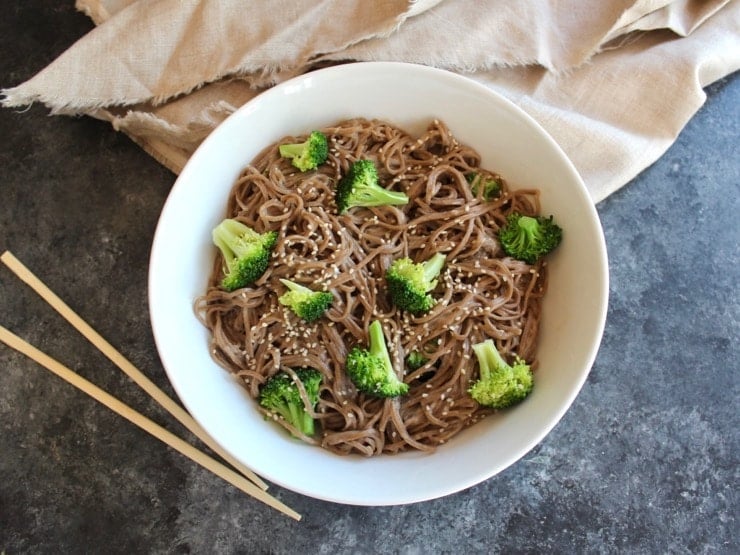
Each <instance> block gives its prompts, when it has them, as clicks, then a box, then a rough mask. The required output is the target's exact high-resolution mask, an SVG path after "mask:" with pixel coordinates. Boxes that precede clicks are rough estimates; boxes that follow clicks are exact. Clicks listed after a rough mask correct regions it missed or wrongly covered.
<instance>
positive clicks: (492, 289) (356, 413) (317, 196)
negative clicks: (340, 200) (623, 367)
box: [196, 119, 546, 456]
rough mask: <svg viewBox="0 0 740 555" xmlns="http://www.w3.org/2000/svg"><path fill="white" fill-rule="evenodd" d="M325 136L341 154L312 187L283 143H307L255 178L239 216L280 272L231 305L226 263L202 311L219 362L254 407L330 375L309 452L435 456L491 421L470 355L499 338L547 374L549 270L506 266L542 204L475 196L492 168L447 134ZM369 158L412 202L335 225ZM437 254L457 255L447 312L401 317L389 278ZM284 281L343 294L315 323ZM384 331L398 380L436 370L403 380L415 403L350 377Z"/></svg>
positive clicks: (335, 132) (354, 124) (511, 193)
mask: <svg viewBox="0 0 740 555" xmlns="http://www.w3.org/2000/svg"><path fill="white" fill-rule="evenodd" d="M322 131H323V132H324V133H326V135H327V137H328V138H329V144H330V153H329V159H328V160H327V162H326V163H325V164H324V165H322V166H320V167H319V168H318V169H317V170H316V171H311V172H306V173H301V172H299V171H298V170H296V169H295V168H294V167H293V166H292V165H291V164H290V161H289V160H286V159H283V158H281V157H280V156H279V154H278V151H277V146H278V145H279V144H281V143H285V142H299V141H301V140H303V137H287V138H285V139H284V140H283V141H280V142H279V143H276V144H275V145H271V146H270V147H268V148H266V149H265V150H264V151H262V153H260V154H259V155H258V156H257V157H256V158H255V160H253V162H252V164H250V165H249V166H248V167H247V168H246V169H244V171H243V172H242V174H241V176H240V177H239V179H238V180H237V181H236V183H235V184H234V186H233V189H232V191H231V194H230V196H229V200H228V206H227V214H226V216H227V217H232V218H236V219H239V220H241V221H243V222H244V223H245V224H247V225H249V226H250V227H252V228H254V229H255V230H256V231H258V232H264V231H266V230H276V231H278V232H279V239H278V242H277V245H276V247H275V249H274V251H273V258H272V262H271V264H270V266H269V268H268V270H267V271H266V272H265V274H264V275H263V276H262V277H261V278H260V279H259V280H258V281H257V282H256V283H255V284H254V285H253V286H251V287H247V288H244V289H239V290H236V291H234V292H231V293H228V292H225V291H223V290H222V289H220V288H219V287H218V284H219V282H220V280H221V277H222V270H221V268H222V260H221V258H220V255H219V256H218V257H217V259H216V261H215V263H214V266H213V269H212V272H211V278H210V285H209V288H208V291H207V292H206V293H205V294H204V295H203V296H202V297H201V298H199V299H198V300H197V301H196V311H197V312H198V315H199V317H200V318H201V320H202V321H203V323H204V324H205V325H206V326H207V327H208V329H209V330H210V331H211V332H212V345H211V347H212V354H213V357H214V359H215V360H216V361H217V362H218V363H219V364H220V365H221V366H223V367H225V368H227V369H228V370H229V371H230V372H232V373H234V374H236V375H237V376H238V377H239V378H240V379H241V383H242V384H243V385H244V387H245V388H246V389H247V390H248V392H249V394H250V395H251V396H252V397H253V398H256V397H257V396H258V394H259V388H260V386H261V385H262V384H263V383H264V382H265V381H266V379H267V378H268V377H269V376H271V375H273V374H275V373H276V372H278V371H279V370H281V369H282V370H286V371H288V372H290V369H291V368H297V367H304V366H310V367H313V368H316V369H317V370H319V371H320V372H321V373H322V374H323V377H324V378H323V384H322V387H321V395H320V400H319V403H318V405H317V408H316V415H315V416H316V418H317V419H318V426H317V430H318V431H317V434H316V436H315V437H302V439H303V440H304V441H307V442H309V443H312V444H316V445H320V446H321V447H324V448H326V449H329V450H330V451H333V452H335V453H339V454H349V453H358V454H362V455H366V456H370V455H378V454H381V453H397V452H400V451H404V450H408V449H419V450H432V449H434V448H435V447H437V446H438V445H440V444H442V443H445V442H446V441H447V440H449V439H450V438H451V437H452V436H454V435H455V434H457V433H458V432H460V431H461V430H462V429H464V428H466V427H467V426H470V425H471V424H473V423H474V422H476V421H478V420H479V419H480V418H481V417H483V416H485V415H486V414H488V413H490V412H491V411H490V410H489V409H485V408H482V407H480V406H479V405H478V404H477V403H476V402H475V401H473V399H471V397H470V396H469V394H468V393H467V389H468V388H469V386H470V384H471V382H472V381H474V380H476V379H477V363H476V359H475V356H474V355H473V352H472V349H471V345H473V344H474V343H477V342H480V341H483V340H484V339H487V338H491V339H493V340H494V341H495V342H496V345H497V347H498V349H499V350H500V351H501V353H502V354H505V353H514V352H515V353H517V354H518V355H519V356H520V357H522V358H523V359H525V360H527V361H528V362H529V363H530V364H532V363H534V360H533V359H534V355H535V343H536V338H537V329H538V325H539V318H540V309H541V300H542V296H543V294H544V291H545V284H546V273H545V267H544V265H543V264H542V263H539V264H538V265H535V266H531V265H529V264H526V263H524V262H520V261H517V260H513V259H511V258H508V257H506V256H505V255H504V254H503V252H502V251H501V249H500V247H499V244H498V240H497V238H496V232H497V230H498V228H499V226H501V225H502V224H503V223H504V221H505V219H506V216H507V214H509V213H510V212H512V211H519V212H521V213H524V214H528V215H535V214H539V199H538V191H536V190H531V189H529V190H522V189H519V190H510V189H509V188H508V186H507V184H506V183H505V181H503V180H501V182H502V185H503V186H502V193H501V194H500V196H499V197H498V198H495V199H493V200H485V199H483V198H482V197H481V196H480V193H479V195H478V196H476V195H474V194H473V193H472V192H471V187H470V185H469V183H468V182H467V181H466V178H465V175H466V174H467V173H469V172H471V171H478V172H481V171H484V170H482V169H481V168H479V164H480V156H479V155H478V153H477V152H476V151H475V150H473V149H472V148H470V147H468V146H465V145H462V144H459V143H458V142H457V141H456V140H455V138H454V137H453V136H452V135H451V134H450V131H449V130H448V129H447V128H446V127H445V125H444V124H443V123H441V122H439V121H434V122H432V123H431V124H430V126H429V127H428V129H427V131H426V132H425V133H424V134H423V135H421V136H420V137H411V136H410V135H408V134H407V133H405V132H404V131H403V130H401V129H399V128H397V127H394V126H393V125H391V124H389V123H386V122H382V121H376V120H373V121H370V120H365V119H355V120H350V121H345V122H341V123H339V124H337V125H336V126H333V127H328V128H325V129H322ZM361 158H365V159H371V160H373V161H375V162H376V165H377V167H378V172H379V175H380V182H381V184H382V185H383V186H386V187H389V188H392V189H394V190H398V191H403V192H405V193H406V194H407V195H408V196H409V198H410V202H409V203H408V204H407V205H404V206H395V207H394V206H382V207H378V208H352V209H350V210H349V211H348V212H347V213H345V214H343V215H337V210H336V204H335V201H334V189H335V184H336V182H337V181H338V180H339V178H340V177H341V176H342V175H343V174H344V173H345V172H346V171H347V169H348V167H349V165H350V163H351V162H353V161H355V160H357V159H361ZM487 173H488V174H490V175H493V176H496V174H494V173H492V172H490V171H489V172H487ZM496 177H499V176H496ZM481 189H482V187H481ZM436 252H442V253H444V254H446V255H447V261H446V264H445V269H444V270H443V271H442V274H441V275H440V278H439V284H438V286H437V288H436V289H435V291H434V296H435V298H437V299H438V302H437V304H436V305H435V306H434V308H433V309H432V310H431V311H430V312H428V313H427V314H424V315H421V316H410V315H408V314H406V313H404V312H402V311H399V310H397V309H396V308H394V306H393V305H392V304H391V303H390V302H389V300H388V298H387V294H386V290H385V283H384V275H385V270H386V268H387V267H388V266H389V265H390V264H391V262H392V261H393V260H394V259H395V258H398V257H403V256H408V257H410V258H411V259H412V260H414V261H417V262H420V261H424V260H427V259H429V258H430V257H431V256H432V255H433V254H434V253H436ZM280 278H286V279H291V280H294V281H297V282H299V283H303V284H305V285H308V286H309V287H312V288H314V289H325V290H327V291H331V292H332V293H333V294H334V297H335V301H334V304H333V305H332V307H331V308H330V309H329V310H328V311H327V312H326V314H325V316H324V317H323V318H321V319H320V320H318V321H316V322H314V323H312V324H306V323H304V322H303V321H301V320H300V319H299V318H298V317H297V316H295V315H294V314H293V313H292V312H291V311H290V310H288V309H287V308H286V307H285V306H282V305H281V304H280V303H279V302H278V300H277V299H278V296H279V295H281V294H282V293H283V292H284V287H283V286H282V285H281V284H280V283H279V281H278V280H279V279H280ZM376 319H379V320H380V321H381V322H382V324H383V328H384V331H385V334H386V340H387V343H388V349H389V352H390V353H391V357H392V360H393V363H394V367H395V368H396V370H397V371H399V370H401V369H403V368H404V357H405V356H406V354H408V353H409V352H411V351H414V350H423V351H424V353H425V356H426V357H428V359H429V362H427V364H425V365H424V366H423V367H421V368H419V369H418V370H416V371H413V372H410V371H404V372H403V380H404V381H405V382H406V383H408V384H409V385H410V391H409V394H408V395H405V396H403V397H399V398H395V399H377V398H373V397H369V396H366V395H364V394H358V392H357V391H356V390H355V387H354V385H353V384H352V382H351V381H350V380H349V378H348V377H347V376H346V374H345V371H344V360H345V357H346V355H347V353H348V352H349V350H350V349H351V348H352V347H353V346H354V345H356V344H361V345H363V346H365V345H366V343H367V335H366V334H367V328H368V326H369V324H370V322H371V321H372V320H376ZM399 374H400V373H399ZM255 406H257V405H256V403H255ZM257 408H258V410H262V409H261V408H259V407H258V406H257ZM280 423H281V424H283V425H284V426H286V427H287V425H286V424H285V423H284V422H282V421H280ZM291 431H293V432H295V430H291Z"/></svg>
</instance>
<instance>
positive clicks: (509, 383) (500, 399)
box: [468, 339, 534, 409]
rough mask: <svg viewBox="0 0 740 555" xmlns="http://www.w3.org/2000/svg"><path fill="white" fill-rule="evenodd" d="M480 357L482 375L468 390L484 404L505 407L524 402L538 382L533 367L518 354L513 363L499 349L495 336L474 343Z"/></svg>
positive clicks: (474, 349) (498, 407) (478, 357)
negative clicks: (511, 364)
mask: <svg viewBox="0 0 740 555" xmlns="http://www.w3.org/2000/svg"><path fill="white" fill-rule="evenodd" d="M473 351H474V352H475V356H476V357H477V359H478V366H479V370H480V379H479V380H478V381H477V382H475V383H474V384H473V385H472V386H471V387H470V389H469V390H468V392H469V393H470V396H471V397H472V398H473V399H475V400H476V401H477V402H478V403H480V404H481V405H483V406H486V407H491V408H495V409H504V408H506V407H510V406H511V405H515V404H516V403H519V402H521V401H522V400H524V398H525V397H526V396H527V395H529V394H530V392H531V391H532V387H533V386H534V380H533V377H532V369H531V368H530V367H529V365H528V364H526V363H525V362H524V361H523V360H522V359H520V358H519V357H516V360H515V361H514V365H513V366H510V365H509V364H507V362H506V361H505V360H504V359H503V357H502V356H501V354H500V353H499V352H498V350H497V349H496V344H495V343H494V342H493V340H491V339H486V340H485V341H483V342H482V343H476V344H475V345H473Z"/></svg>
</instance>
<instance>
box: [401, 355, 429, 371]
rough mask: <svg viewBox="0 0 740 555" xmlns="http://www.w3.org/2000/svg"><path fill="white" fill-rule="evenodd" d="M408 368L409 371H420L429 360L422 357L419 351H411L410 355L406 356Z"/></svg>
mask: <svg viewBox="0 0 740 555" xmlns="http://www.w3.org/2000/svg"><path fill="white" fill-rule="evenodd" d="M405 362H406V368H408V369H409V370H412V371H413V370H418V369H419V368H421V367H422V366H424V365H425V364H426V363H427V362H429V359H428V358H427V357H425V356H424V355H422V354H421V353H420V352H419V351H411V352H410V353H409V354H407V355H406V360H405Z"/></svg>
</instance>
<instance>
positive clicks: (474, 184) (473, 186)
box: [465, 172, 501, 200]
mask: <svg viewBox="0 0 740 555" xmlns="http://www.w3.org/2000/svg"><path fill="white" fill-rule="evenodd" d="M465 179H466V180H467V181H468V183H469V184H470V191H471V192H472V193H473V194H474V195H476V196H477V195H478V189H479V188H480V187H481V186H482V187H483V190H482V192H481V194H482V196H483V198H484V199H485V200H491V199H493V198H496V197H497V196H499V194H500V193H501V182H500V181H499V180H497V179H496V178H494V177H493V176H490V175H484V174H480V173H478V172H470V173H468V174H466V175H465Z"/></svg>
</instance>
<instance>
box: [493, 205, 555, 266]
mask: <svg viewBox="0 0 740 555" xmlns="http://www.w3.org/2000/svg"><path fill="white" fill-rule="evenodd" d="M498 238H499V241H500V242H501V247H502V248H503V249H504V252H506V254H508V255H509V256H512V257H514V258H516V259H518V260H523V261H524V262H527V263H529V264H534V263H535V262H537V260H538V259H539V258H540V257H542V256H544V255H546V254H547V253H549V252H550V251H552V250H553V249H555V247H557V246H558V245H559V244H560V240H561V239H562V238H563V230H562V229H561V228H560V227H559V226H558V225H557V224H556V223H555V222H554V221H553V219H552V216H550V217H549V218H546V217H544V216H523V215H522V214H519V213H518V212H513V213H512V214H509V216H508V218H506V224H505V225H504V226H503V227H502V228H501V229H500V230H499V232H498Z"/></svg>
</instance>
